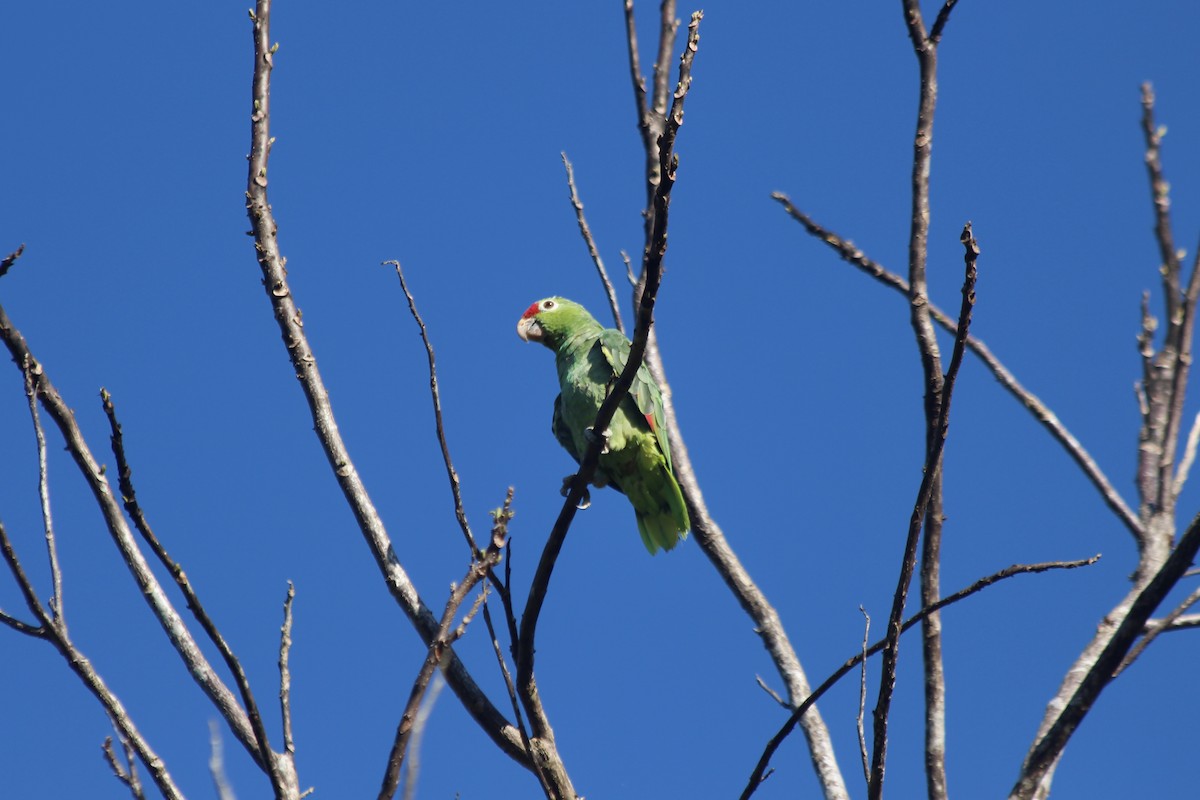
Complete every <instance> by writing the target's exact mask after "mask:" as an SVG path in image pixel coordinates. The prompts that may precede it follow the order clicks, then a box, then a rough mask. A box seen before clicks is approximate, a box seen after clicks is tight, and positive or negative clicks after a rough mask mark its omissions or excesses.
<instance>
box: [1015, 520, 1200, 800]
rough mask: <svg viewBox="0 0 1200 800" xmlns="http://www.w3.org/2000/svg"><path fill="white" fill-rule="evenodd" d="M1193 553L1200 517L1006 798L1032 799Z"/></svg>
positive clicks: (1199, 539) (1199, 534) (1199, 533)
mask: <svg viewBox="0 0 1200 800" xmlns="http://www.w3.org/2000/svg"><path fill="white" fill-rule="evenodd" d="M1197 551H1200V515H1198V516H1197V517H1195V518H1194V519H1193V520H1192V522H1191V524H1190V525H1189V526H1188V529H1187V531H1186V532H1185V533H1184V535H1183V536H1182V538H1180V540H1179V544H1178V545H1177V546H1176V547H1175V550H1174V551H1173V552H1172V553H1171V554H1170V556H1168V557H1167V560H1166V561H1165V562H1164V563H1163V566H1162V568H1161V569H1160V570H1159V571H1158V572H1157V573H1156V574H1155V575H1154V577H1153V578H1151V579H1150V581H1149V583H1147V584H1146V586H1145V588H1143V589H1142V590H1141V591H1139V592H1138V593H1137V595H1136V596H1135V598H1134V600H1133V603H1132V604H1131V605H1130V608H1129V613H1128V614H1126V615H1125V616H1124V618H1123V619H1122V620H1121V623H1120V624H1119V625H1118V626H1117V629H1116V630H1115V631H1114V632H1113V634H1112V636H1111V637H1110V638H1109V640H1108V642H1107V644H1105V646H1104V648H1103V650H1101V652H1100V654H1099V656H1098V657H1097V658H1096V660H1095V662H1094V663H1093V664H1092V666H1091V668H1090V669H1089V670H1088V671H1087V674H1086V675H1085V676H1084V677H1083V679H1082V680H1081V681H1080V682H1079V684H1078V686H1077V688H1076V689H1075V691H1074V693H1073V694H1072V695H1071V699H1070V700H1069V701H1068V702H1067V704H1066V706H1065V707H1064V708H1063V709H1062V711H1061V713H1059V714H1058V716H1057V717H1056V718H1055V720H1054V723H1053V724H1052V725H1051V726H1050V728H1049V729H1048V730H1047V731H1046V733H1045V735H1043V736H1041V737H1040V738H1039V739H1038V742H1037V744H1036V745H1034V747H1033V750H1032V751H1031V752H1030V754H1029V757H1028V758H1027V759H1026V762H1025V764H1024V765H1023V767H1022V770H1021V776H1020V778H1019V779H1018V780H1017V783H1016V785H1014V786H1013V789H1012V791H1011V794H1010V796H1011V797H1013V798H1015V799H1016V800H1026V799H1027V798H1030V797H1033V796H1034V793H1035V792H1036V791H1037V789H1038V787H1039V785H1040V784H1041V782H1042V778H1043V777H1044V776H1045V775H1046V774H1047V772H1049V771H1050V770H1051V769H1052V768H1053V765H1054V764H1055V763H1056V762H1057V761H1058V758H1059V756H1060V755H1061V754H1062V751H1063V748H1065V747H1066V746H1067V742H1068V741H1069V740H1070V738H1071V735H1072V734H1073V733H1074V732H1075V730H1076V729H1077V728H1078V727H1079V724H1080V723H1081V722H1082V721H1083V718H1084V717H1085V716H1087V713H1088V711H1090V710H1091V708H1092V705H1093V704H1094V703H1095V702H1096V699H1097V698H1098V697H1099V696H1100V693H1101V692H1102V691H1104V687H1106V686H1107V685H1108V684H1109V683H1110V682H1111V681H1112V678H1113V673H1114V672H1115V671H1116V669H1117V667H1118V666H1119V665H1120V664H1121V662H1122V661H1123V660H1124V658H1125V655H1126V654H1127V653H1128V652H1129V649H1130V647H1131V646H1132V645H1133V643H1134V641H1135V640H1136V639H1137V637H1138V636H1140V635H1141V632H1142V630H1143V628H1144V626H1145V624H1146V621H1147V620H1148V619H1149V618H1150V615H1151V614H1153V613H1154V610H1155V609H1156V608H1157V607H1158V606H1159V604H1160V603H1162V601H1163V599H1164V598H1165V597H1166V596H1167V593H1168V592H1170V591H1171V589H1172V588H1174V586H1175V585H1176V584H1177V583H1178V582H1179V579H1180V578H1181V577H1182V576H1183V573H1184V572H1186V571H1187V569H1188V567H1190V566H1191V564H1192V561H1193V560H1195V558H1196V553H1197Z"/></svg>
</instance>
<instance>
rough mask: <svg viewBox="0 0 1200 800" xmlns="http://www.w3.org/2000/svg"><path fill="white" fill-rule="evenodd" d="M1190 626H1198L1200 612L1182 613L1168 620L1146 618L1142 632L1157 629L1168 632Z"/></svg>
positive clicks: (1187, 628) (1190, 627)
mask: <svg viewBox="0 0 1200 800" xmlns="http://www.w3.org/2000/svg"><path fill="white" fill-rule="evenodd" d="M1192 628H1200V614H1183V615H1181V616H1179V617H1176V618H1175V619H1173V620H1171V621H1170V622H1166V621H1165V620H1160V619H1149V620H1146V627H1145V628H1144V629H1143V632H1144V633H1151V632H1153V631H1159V632H1161V633H1170V632H1171V631H1186V630H1191V629H1192Z"/></svg>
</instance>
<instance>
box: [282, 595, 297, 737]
mask: <svg viewBox="0 0 1200 800" xmlns="http://www.w3.org/2000/svg"><path fill="white" fill-rule="evenodd" d="M295 599H296V587H295V586H294V585H293V584H292V582H291V581H288V590H287V597H286V598H284V601H283V625H281V626H280V627H279V716H280V719H281V720H282V721H283V752H285V753H288V754H289V755H291V754H294V753H295V752H296V742H295V740H294V739H293V738H292V672H291V670H290V669H289V668H288V656H289V654H290V653H291V651H292V601H293V600H295Z"/></svg>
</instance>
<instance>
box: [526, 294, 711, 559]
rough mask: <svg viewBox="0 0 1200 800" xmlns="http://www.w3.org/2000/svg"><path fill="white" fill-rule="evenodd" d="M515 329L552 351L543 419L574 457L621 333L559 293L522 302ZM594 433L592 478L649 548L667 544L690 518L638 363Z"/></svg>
mask: <svg viewBox="0 0 1200 800" xmlns="http://www.w3.org/2000/svg"><path fill="white" fill-rule="evenodd" d="M517 335H518V336H520V337H521V338H522V339H524V340H525V341H527V342H541V343H542V344H544V345H545V346H546V347H548V348H550V349H551V350H553V351H554V362H555V365H556V366H557V367H558V382H559V385H560V387H561V389H562V392H561V393H560V394H559V395H558V397H556V398H555V400H554V417H553V421H552V424H551V426H552V428H553V430H554V438H556V439H558V443H559V444H561V445H562V446H563V448H565V449H566V451H567V452H568V453H570V454H571V457H572V458H574V459H575V461H576V462H577V463H578V462H581V461H582V460H583V456H584V454H585V453H586V452H587V448H588V444H589V443H590V442H591V441H592V440H594V439H595V433H594V432H593V431H592V428H591V426H592V425H593V424H594V423H595V421H596V413H597V412H598V411H599V410H600V406H601V404H602V403H603V402H604V399H605V398H606V397H607V396H608V392H609V388H610V387H611V386H612V384H613V383H614V382H615V381H616V379H617V376H618V375H620V374H621V371H622V370H623V369H624V368H625V362H626V361H627V360H628V359H629V349H630V344H629V340H628V339H626V338H625V335H624V334H623V333H621V332H620V331H617V330H613V329H611V328H604V327H602V326H601V325H600V323H599V322H597V321H596V320H595V318H593V317H592V315H591V314H589V313H588V311H587V309H585V308H584V307H583V306H581V305H579V304H578V303H573V302H571V301H570V300H567V299H565V298H562V297H547V298H545V299H544V300H538V301H537V302H536V303H534V304H533V305H531V306H530V307H529V308H528V309H526V310H525V313H524V314H522V315H521V319H520V320H519V321H518V322H517ZM602 438H603V439H604V440H605V441H604V446H603V449H602V450H601V452H600V464H599V466H598V467H597V469H596V474H595V477H593V478H592V483H593V484H594V485H595V486H599V487H602V486H606V485H607V486H612V487H613V488H614V489H616V490H617V491H619V492H621V493H622V494H624V495H625V496H626V497H628V498H629V502H630V503H631V504H632V505H633V511H634V514H636V515H637V525H638V532H639V533H640V534H641V535H642V543H643V544H645V545H646V549H647V550H649V551H650V554H651V555H654V554H655V553H656V552H657V551H658V549H659V548H662V549H663V550H670V549H671V548H672V547H674V546H675V545H676V544H677V543H678V541H679V539H680V538H681V537H684V536H687V532H688V528H690V527H691V522H690V521H689V520H688V512H687V507H686V506H685V505H684V502H683V493H682V492H680V490H679V483H678V482H677V481H676V480H675V470H674V468H673V467H672V466H671V448H670V445H669V444H668V441H667V426H666V420H665V418H664V416H663V402H662V392H661V391H660V390H659V388H658V384H657V383H655V382H654V376H652V375H651V374H650V370H649V369H647V368H646V365H645V364H642V365H641V366H640V367H638V371H637V374H636V375H635V376H634V379H633V385H632V386H630V388H629V395H628V396H627V397H625V398H624V399H623V400H622V401H621V405H620V406H619V407H618V408H617V413H616V414H614V415H613V419H612V423H611V424H610V425H609V429H608V430H607V431H605V432H604V434H603V435H602ZM565 484H566V482H565V481H564V492H565Z"/></svg>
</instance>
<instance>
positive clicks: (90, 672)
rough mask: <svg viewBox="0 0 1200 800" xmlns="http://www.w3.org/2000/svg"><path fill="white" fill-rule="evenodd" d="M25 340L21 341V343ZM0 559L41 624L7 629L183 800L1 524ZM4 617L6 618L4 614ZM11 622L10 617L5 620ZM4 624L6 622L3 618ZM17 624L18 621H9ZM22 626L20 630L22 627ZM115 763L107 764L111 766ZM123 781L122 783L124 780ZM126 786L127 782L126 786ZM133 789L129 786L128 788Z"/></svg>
mask: <svg viewBox="0 0 1200 800" xmlns="http://www.w3.org/2000/svg"><path fill="white" fill-rule="evenodd" d="M9 332H12V333H16V335H17V336H20V333H17V332H15V330H13V329H12V328H11V326H10V324H9V323H8V319H7V316H6V315H5V314H4V309H3V307H0V335H4V336H5V337H6V341H7V336H8V335H9ZM23 341H24V340H22V342H23ZM0 556H3V558H4V562H5V563H6V564H7V565H8V569H9V571H10V572H11V573H12V575H13V578H14V579H15V580H16V582H17V587H18V588H19V589H20V591H21V595H22V596H23V597H24V599H25V604H26V605H27V606H28V607H29V610H30V612H32V613H33V615H34V616H35V617H37V619H38V621H39V623H40V625H39V627H37V628H34V627H33V626H29V625H25V624H24V623H18V624H16V625H13V624H11V623H9V624H10V627H13V628H14V629H16V630H19V631H21V632H22V633H28V634H29V635H31V636H36V637H38V638H41V639H46V640H47V641H49V642H50V643H51V644H52V645H54V648H55V649H56V650H58V652H59V653H60V654H61V655H62V657H63V659H64V660H65V661H66V663H67V666H69V667H70V668H71V670H72V671H73V672H74V673H75V674H76V675H77V676H78V677H79V679H80V680H81V681H83V684H84V686H86V687H87V689H88V691H89V692H91V693H92V695H93V696H94V697H95V698H96V699H97V700H99V701H100V704H101V705H102V706H104V710H105V711H106V712H107V713H108V716H109V719H111V720H112V723H113V727H115V728H116V729H117V733H118V735H119V736H120V737H121V738H122V742H129V743H130V745H131V746H132V747H133V749H134V751H135V752H136V753H137V755H138V758H140V759H141V760H142V763H143V764H145V765H146V768H147V769H148V770H149V771H150V778H151V780H153V781H154V785H155V786H156V787H157V788H158V790H159V792H161V793H162V795H163V797H165V798H167V800H182V797H183V795H182V794H181V793H180V791H179V788H178V787H177V786H176V785H175V781H174V780H173V779H172V778H171V774H170V773H169V772H168V771H167V766H166V764H164V763H163V761H162V759H161V758H159V757H158V754H157V753H155V752H154V750H153V749H152V748H151V747H150V743H149V742H148V741H147V740H146V738H145V737H144V736H143V735H142V733H141V732H140V731H139V730H138V729H137V726H136V725H135V724H134V722H133V719H132V718H131V717H130V716H129V713H128V712H127V711H126V710H125V707H124V706H123V705H122V704H121V701H120V700H119V699H118V698H117V696H116V695H115V694H113V692H112V690H110V689H109V688H108V686H107V685H106V684H105V683H104V680H103V679H102V678H101V677H100V675H99V674H97V672H96V670H95V669H93V667H92V663H91V661H89V660H88V658H87V656H85V655H84V654H83V652H82V651H80V650H79V648H77V647H76V646H75V644H74V643H73V642H72V641H71V640H70V638H69V637H68V636H67V632H66V629H65V627H63V628H61V629H60V628H59V626H57V625H56V624H55V623H54V621H53V619H52V618H51V615H50V612H49V611H48V610H47V609H46V608H45V607H43V606H42V604H41V601H40V600H38V596H37V590H36V589H34V587H33V583H32V582H31V581H30V580H29V577H28V576H27V575H26V574H25V570H24V568H23V567H22V566H21V561H20V559H19V558H18V557H17V554H16V551H15V550H14V549H13V546H12V541H11V540H10V539H9V538H8V532H7V531H6V530H5V529H4V525H3V524H2V523H0ZM5 616H6V617H7V615H5ZM8 619H11V618H8ZM6 621H7V619H6ZM12 622H17V620H12ZM22 626H23V627H22ZM113 763H114V761H110V762H109V764H110V766H111V765H112V764H113ZM117 777H118V779H120V778H121V775H120V773H118V774H117ZM123 782H124V781H123ZM126 785H127V786H129V784H128V783H126ZM130 788H132V787H130Z"/></svg>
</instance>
